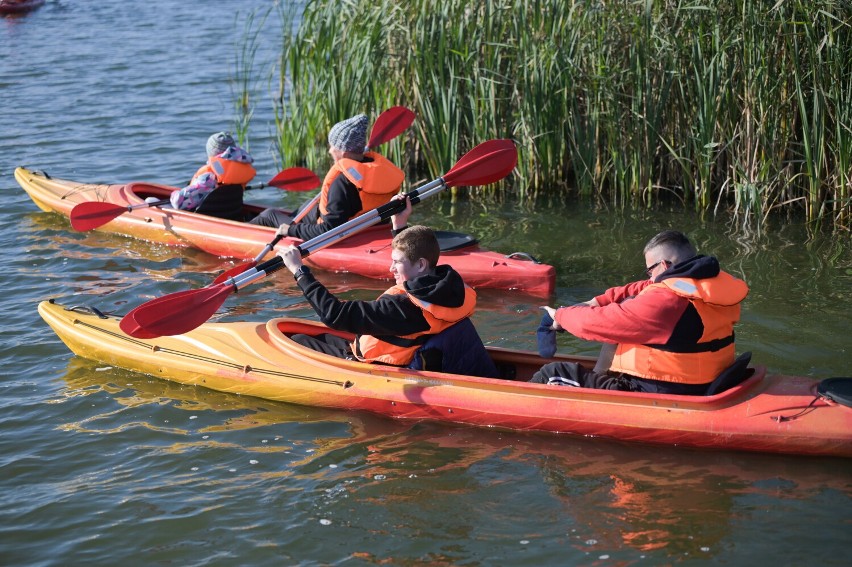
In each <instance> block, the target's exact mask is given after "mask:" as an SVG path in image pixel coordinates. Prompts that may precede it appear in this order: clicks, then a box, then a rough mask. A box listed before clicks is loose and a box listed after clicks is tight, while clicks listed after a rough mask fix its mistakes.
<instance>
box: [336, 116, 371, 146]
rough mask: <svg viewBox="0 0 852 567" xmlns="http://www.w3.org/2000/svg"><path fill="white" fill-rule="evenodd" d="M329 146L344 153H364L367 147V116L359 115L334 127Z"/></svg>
mask: <svg viewBox="0 0 852 567" xmlns="http://www.w3.org/2000/svg"><path fill="white" fill-rule="evenodd" d="M328 145H329V146H331V147H332V148H336V149H338V150H340V151H342V152H349V153H353V154H359V153H363V152H364V146H366V145H367V115H366V114H359V115H358V116H353V117H352V118H348V119H346V120H343V121H342V122H338V123H337V124H335V125H334V126H332V127H331V130H329V132H328Z"/></svg>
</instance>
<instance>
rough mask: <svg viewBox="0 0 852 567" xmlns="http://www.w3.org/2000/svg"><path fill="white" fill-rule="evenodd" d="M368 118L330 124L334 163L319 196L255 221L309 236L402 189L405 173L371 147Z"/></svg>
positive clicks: (268, 212)
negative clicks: (296, 210)
mask: <svg viewBox="0 0 852 567" xmlns="http://www.w3.org/2000/svg"><path fill="white" fill-rule="evenodd" d="M367 124H368V120H367V116H366V115H365V114H359V115H357V116H353V117H352V118H347V119H346V120H343V121H341V122H338V123H337V124H335V125H334V126H332V127H331V130H329V132H328V153H329V155H331V157H332V159H333V160H334V163H333V164H332V165H331V168H329V170H328V173H327V174H326V176H325V180H324V181H323V184H322V190H321V191H320V194H319V195H318V197H319V201H318V202H317V201H316V200H311V201H310V202H308V203H306V204H304V205H302V207H301V208H300V209H301V210H300V211H299V214H298V215H296V216H295V217H294V216H292V214H291V213H289V212H287V211H283V210H281V209H277V208H270V209H266V210H265V211H263V212H262V213H260V214H259V215H257V216H256V217H255V218H253V219H252V220H251V221H249V222H250V223H251V224H258V225H261V226H271V227H276V228H278V234H283V235H284V236H293V237H296V238H301V239H302V240H308V239H311V238H314V237H316V236H319V235H320V234H322V233H324V232H327V231H329V230H331V229H332V228H334V227H336V226H340V225H341V224H343V223H345V222H346V221H348V220H349V219H351V218H353V217H356V216H358V215H360V214H362V213H364V212H366V211H369V210H371V209H375V208H376V207H379V206H381V205H384V204H385V203H387V202H388V201H390V199H391V197H393V196H394V195H395V194H397V193H398V192H399V188H400V187H401V186H402V180H403V178H404V177H405V174H404V173H403V172H402V170H401V169H399V168H398V167H396V166H395V165H394V164H392V163H391V162H390V161H389V160H388V159H387V158H385V157H384V156H381V155H379V154H377V153H375V152H372V151H368V148H367V147H366V145H367ZM315 205H317V206H315ZM300 215H301V217H302V218H300V219H299V216H300ZM294 219H299V220H294Z"/></svg>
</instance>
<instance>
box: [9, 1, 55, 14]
mask: <svg viewBox="0 0 852 567" xmlns="http://www.w3.org/2000/svg"><path fill="white" fill-rule="evenodd" d="M43 4H44V0H0V14H24V13H26V12H29V11H30V10H35V9H36V8H38V7H39V6H41V5H43Z"/></svg>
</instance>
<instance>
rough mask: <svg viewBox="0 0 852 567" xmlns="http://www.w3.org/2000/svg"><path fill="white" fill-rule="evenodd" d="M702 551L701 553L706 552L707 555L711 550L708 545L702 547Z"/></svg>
mask: <svg viewBox="0 0 852 567" xmlns="http://www.w3.org/2000/svg"><path fill="white" fill-rule="evenodd" d="M700 549H701V551H703V552H705V553H707V552H708V551H710V548H709V547H708V546H706V545H704V546H702V547H701V548H700Z"/></svg>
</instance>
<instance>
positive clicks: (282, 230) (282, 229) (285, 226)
mask: <svg viewBox="0 0 852 567" xmlns="http://www.w3.org/2000/svg"><path fill="white" fill-rule="evenodd" d="M289 228H290V225H289V224H287V223H284V224H282V225H281V226H279V227H278V230H276V231H275V234H280V235H281V236H287V230H289Z"/></svg>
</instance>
